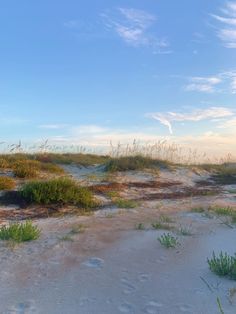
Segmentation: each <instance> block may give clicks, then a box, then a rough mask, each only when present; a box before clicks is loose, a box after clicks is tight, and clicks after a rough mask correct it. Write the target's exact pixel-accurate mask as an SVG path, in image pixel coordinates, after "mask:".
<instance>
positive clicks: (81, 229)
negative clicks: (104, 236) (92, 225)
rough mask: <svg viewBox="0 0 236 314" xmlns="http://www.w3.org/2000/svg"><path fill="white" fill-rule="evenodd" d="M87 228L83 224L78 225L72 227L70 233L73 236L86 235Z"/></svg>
mask: <svg viewBox="0 0 236 314" xmlns="http://www.w3.org/2000/svg"><path fill="white" fill-rule="evenodd" d="M85 228H86V227H85V225H83V224H76V225H73V226H72V228H71V231H70V233H71V234H78V233H84V232H85Z"/></svg>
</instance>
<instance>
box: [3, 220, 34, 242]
mask: <svg viewBox="0 0 236 314" xmlns="http://www.w3.org/2000/svg"><path fill="white" fill-rule="evenodd" d="M39 236H40V230H39V229H38V227H37V226H34V225H33V224H32V222H31V221H26V222H25V223H18V222H16V223H12V224H10V225H9V226H2V227H1V228H0V239H1V240H8V241H14V242H26V241H32V240H36V239H38V238H39Z"/></svg>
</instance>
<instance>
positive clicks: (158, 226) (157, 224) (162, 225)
mask: <svg viewBox="0 0 236 314" xmlns="http://www.w3.org/2000/svg"><path fill="white" fill-rule="evenodd" d="M152 227H153V229H156V230H159V229H161V230H171V229H173V227H172V226H171V225H169V224H167V223H164V222H161V221H157V222H153V223H152Z"/></svg>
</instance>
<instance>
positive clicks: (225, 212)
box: [209, 206, 236, 223]
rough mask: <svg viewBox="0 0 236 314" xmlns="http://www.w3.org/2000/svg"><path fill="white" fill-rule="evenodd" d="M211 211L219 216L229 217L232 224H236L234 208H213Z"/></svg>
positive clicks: (210, 208)
mask: <svg viewBox="0 0 236 314" xmlns="http://www.w3.org/2000/svg"><path fill="white" fill-rule="evenodd" d="M209 211H210V212H213V213H214V214H216V215H218V216H225V217H229V218H230V219H231V222H232V223H236V210H235V209H233V208H232V207H229V206H228V207H220V206H212V207H209Z"/></svg>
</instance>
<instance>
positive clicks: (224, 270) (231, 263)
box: [207, 252, 236, 280]
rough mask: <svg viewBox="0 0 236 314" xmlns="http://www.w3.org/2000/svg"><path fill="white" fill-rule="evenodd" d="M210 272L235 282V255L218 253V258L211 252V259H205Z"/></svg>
mask: <svg viewBox="0 0 236 314" xmlns="http://www.w3.org/2000/svg"><path fill="white" fill-rule="evenodd" d="M207 262H208V265H209V267H210V270H211V271H212V272H213V273H215V274H217V275H218V276H221V277H228V278H230V279H233V280H236V254H235V255H234V256H230V255H228V254H227V253H223V252H220V254H219V256H216V255H215V252H213V255H212V258H210V259H207Z"/></svg>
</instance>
